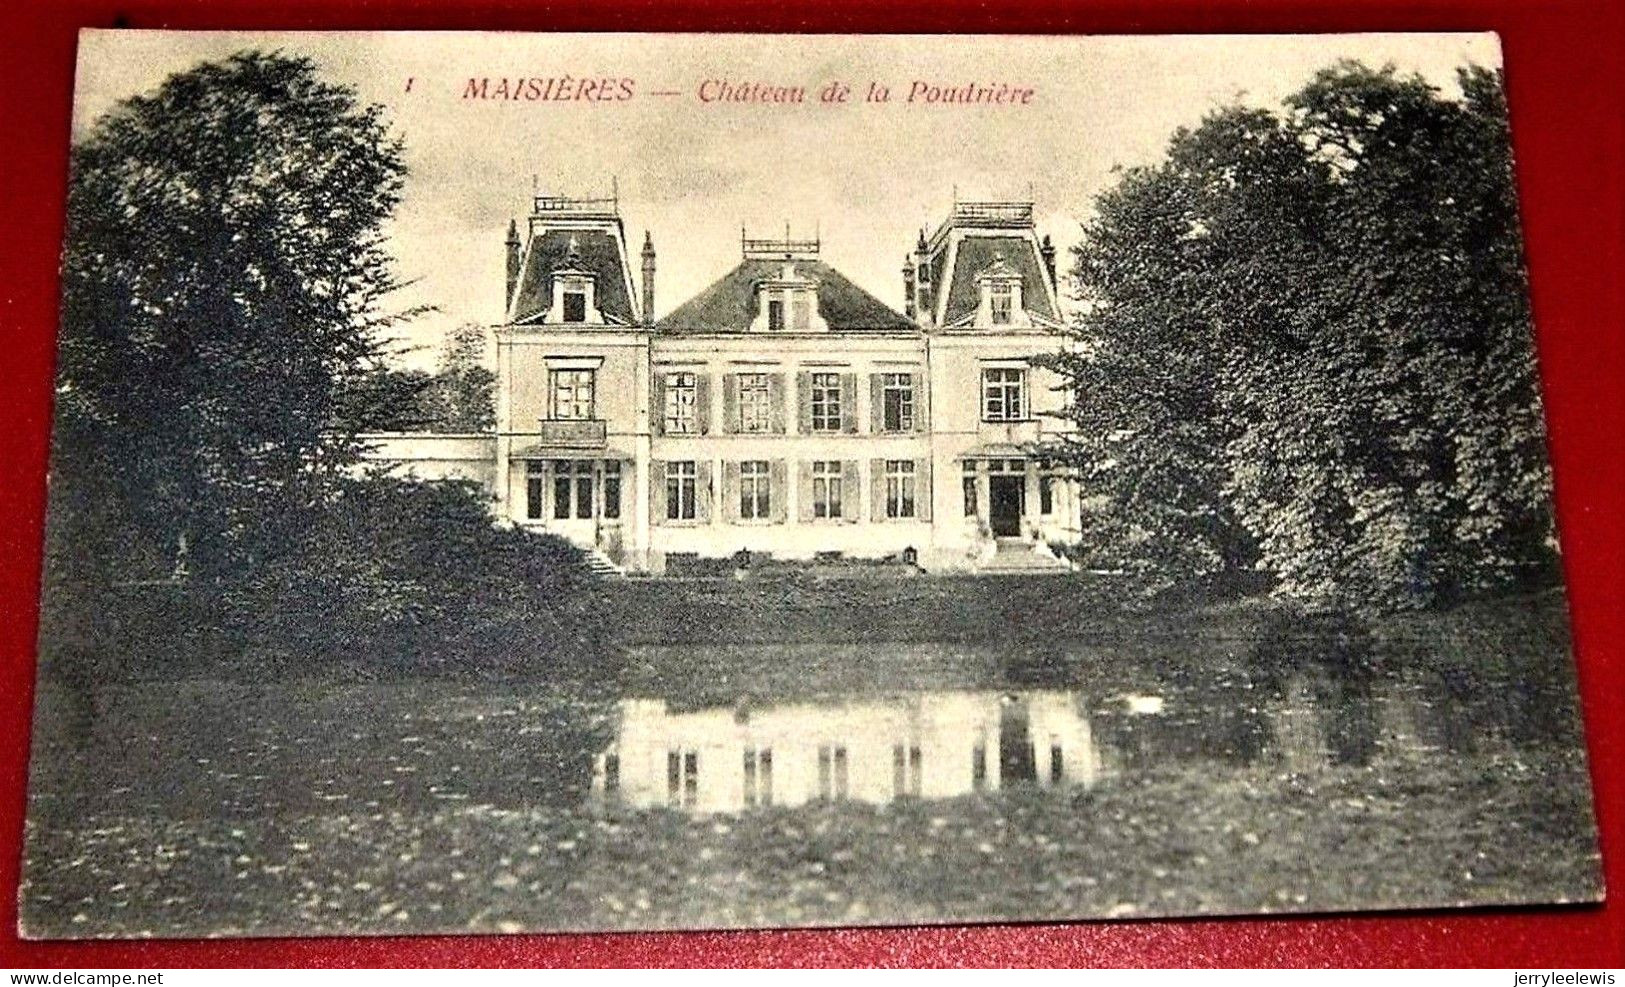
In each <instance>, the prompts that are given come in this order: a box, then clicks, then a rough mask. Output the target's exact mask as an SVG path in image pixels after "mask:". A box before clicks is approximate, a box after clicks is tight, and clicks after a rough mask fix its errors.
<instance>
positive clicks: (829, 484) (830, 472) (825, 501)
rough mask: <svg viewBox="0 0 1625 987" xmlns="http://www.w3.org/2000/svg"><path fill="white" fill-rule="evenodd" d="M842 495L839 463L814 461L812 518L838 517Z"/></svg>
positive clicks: (834, 461)
mask: <svg viewBox="0 0 1625 987" xmlns="http://www.w3.org/2000/svg"><path fill="white" fill-rule="evenodd" d="M842 493H843V491H842V490H841V464H840V461H839V460H823V459H820V460H816V461H815V462H814V463H813V468H812V496H813V517H815V518H838V517H840V516H841V495H842Z"/></svg>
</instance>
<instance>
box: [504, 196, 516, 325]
mask: <svg viewBox="0 0 1625 987" xmlns="http://www.w3.org/2000/svg"><path fill="white" fill-rule="evenodd" d="M519 248H520V243H519V223H518V222H517V221H515V220H512V219H510V220H508V291H507V293H506V294H504V295H503V296H502V311H503V312H504V313H506V312H507V311H508V309H509V308H510V307H512V306H513V290H514V288H515V286H517V285H518V284H519Z"/></svg>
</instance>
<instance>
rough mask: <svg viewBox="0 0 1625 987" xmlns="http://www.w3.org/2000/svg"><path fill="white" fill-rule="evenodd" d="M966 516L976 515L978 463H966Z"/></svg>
mask: <svg viewBox="0 0 1625 987" xmlns="http://www.w3.org/2000/svg"><path fill="white" fill-rule="evenodd" d="M964 484H965V516H966V517H975V516H976V464H975V463H966V464H965V480H964Z"/></svg>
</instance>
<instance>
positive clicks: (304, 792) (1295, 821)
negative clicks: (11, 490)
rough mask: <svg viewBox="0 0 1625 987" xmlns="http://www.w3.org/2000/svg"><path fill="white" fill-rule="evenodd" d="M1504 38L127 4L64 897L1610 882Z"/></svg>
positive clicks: (495, 898)
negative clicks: (727, 22) (449, 25)
mask: <svg viewBox="0 0 1625 987" xmlns="http://www.w3.org/2000/svg"><path fill="white" fill-rule="evenodd" d="M1500 65H1501V58H1500V48H1499V45H1498V43H1497V40H1496V38H1495V37H1494V36H1493V35H1487V34H1427V35H1346V36H1280V37H1268V36H1248V37H1239V36H1238V37H1089V38H1060V37H986V36H983V37H952V36H931V37H924V36H921V37H907V36H805V37H792V36H746V35H689V36H684V35H573V36H561V35H525V34H478V33H459V34H438V33H355V34H307V33H273V34H264V33H183V32H164V31H139V32H136V31H89V32H86V33H85V34H83V35H82V36H81V39H80V50H79V63H78V75H77V96H76V105H75V118H74V130H73V135H72V140H73V152H72V173H71V180H70V189H69V205H68V217H67V242H66V244H65V249H64V254H63V266H62V276H63V308H62V325H61V345H60V361H59V372H58V382H57V391H56V393H57V400H56V411H55V415H56V417H55V432H54V445H53V453H52V467H51V479H50V483H51V486H50V508H49V511H50V513H49V520H48V526H47V529H48V530H47V532H46V557H47V567H46V572H45V576H44V597H43V615H42V631H41V639H40V659H39V688H38V692H37V704H36V711H35V723H34V742H33V754H32V777H31V793H30V802H29V810H28V812H29V815H28V823H27V836H26V848H25V854H26V861H25V868H24V875H23V883H22V888H21V922H22V931H23V933H24V934H25V935H27V936H30V937H40V938H81V937H126V936H130V937H134V936H140V937H149V936H161V937H167V936H185V937H193V936H263V935H315V934H375V933H376V934H382V933H401V932H413V933H426V932H520V931H531V930H613V929H683V928H726V927H780V926H824V925H863V924H898V923H957V922H988V921H1014V920H1022V921H1032V920H1063V919H1094V918H1121V917H1145V916H1171V915H1197V914H1253V913H1288V912H1328V911H1344V910H1356V909H1396V908H1417V907H1440V906H1467V905H1502V904H1514V903H1559V902H1570V903H1573V902H1592V901H1596V900H1598V899H1599V898H1600V897H1601V894H1602V888H1601V876H1600V867H1599V857H1598V852H1597V843H1596V832H1595V826H1594V822H1593V815H1592V803H1591V790H1590V783H1589V779H1588V775H1587V766H1586V758H1585V748H1584V743H1583V737H1582V730H1581V723H1580V719H1579V715H1578V706H1577V700H1576V690H1575V669H1574V661H1573V658H1572V657H1571V653H1570V647H1569V635H1568V617H1567V611H1566V603H1565V599H1564V593H1563V588H1562V584H1561V577H1560V568H1559V565H1558V543H1557V534H1556V524H1555V520H1554V517H1553V510H1552V501H1551V472H1550V469H1549V466H1548V462H1547V455H1546V444H1545V431H1544V424H1543V414H1542V407H1541V397H1540V386H1539V376H1538V373H1537V368H1536V365H1535V356H1534V348H1533V345H1532V332H1533V329H1532V325H1531V319H1530V310H1529V305H1528V300H1527V299H1528V293H1527V283H1526V278H1525V273H1524V270H1525V269H1524V258H1523V248H1522V241H1521V236H1520V232H1519V224H1518V208H1517V201H1516V196H1515V186H1514V181H1513V173H1514V170H1513V161H1512V152H1511V144H1510V142H1509V133H1510V130H1509V126H1510V127H1513V128H1515V127H1516V125H1517V121H1516V120H1513V121H1511V122H1510V124H1509V121H1508V118H1507V110H1506V101H1505V98H1504V94H1503V80H1502V74H1501V68H1500Z"/></svg>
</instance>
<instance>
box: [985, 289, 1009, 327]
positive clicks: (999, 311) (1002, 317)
mask: <svg viewBox="0 0 1625 987" xmlns="http://www.w3.org/2000/svg"><path fill="white" fill-rule="evenodd" d="M1014 295H1015V292H1014V291H1013V290H1012V289H1011V287H1010V285H1008V284H996V285H993V286H992V287H990V288H989V289H988V314H989V315H990V316H991V318H992V321H993V324H994V325H996V326H1007V325H1009V324H1010V310H1011V307H1012V304H1013V302H1014Z"/></svg>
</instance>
